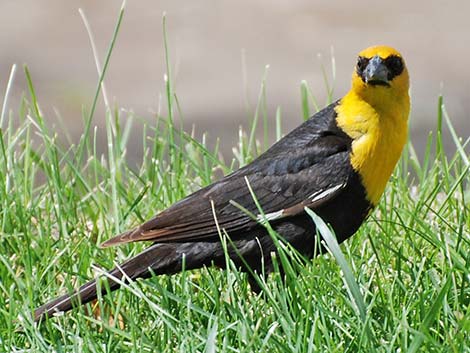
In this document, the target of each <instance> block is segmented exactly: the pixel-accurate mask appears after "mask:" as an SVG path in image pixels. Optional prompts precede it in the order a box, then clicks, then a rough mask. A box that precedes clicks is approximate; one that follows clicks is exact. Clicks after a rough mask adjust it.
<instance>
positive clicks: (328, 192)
mask: <svg viewBox="0 0 470 353" xmlns="http://www.w3.org/2000/svg"><path fill="white" fill-rule="evenodd" d="M345 185H346V184H344V183H343V184H339V185H335V186H333V187H331V188H329V189H326V190H320V191H317V192H315V193H313V194H312V195H310V197H309V199H311V201H312V202H316V201H319V200H321V199H323V198H325V197H328V195H331V194H332V193H334V192H336V191H337V190H339V189H341V188H343V187H344V186H345Z"/></svg>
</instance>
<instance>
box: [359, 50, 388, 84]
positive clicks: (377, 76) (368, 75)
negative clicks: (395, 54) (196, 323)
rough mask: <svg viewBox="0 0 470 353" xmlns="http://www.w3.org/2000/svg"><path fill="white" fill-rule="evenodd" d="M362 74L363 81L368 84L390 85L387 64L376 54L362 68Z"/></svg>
mask: <svg viewBox="0 0 470 353" xmlns="http://www.w3.org/2000/svg"><path fill="white" fill-rule="evenodd" d="M363 75H364V77H363V79H364V81H365V83H367V84H369V85H373V86H376V85H379V86H390V82H389V80H388V69H387V66H386V65H385V63H384V61H383V59H382V58H381V57H380V56H378V55H376V56H374V57H373V58H372V59H370V60H369V64H368V65H367V67H366V69H365V70H364V73H363Z"/></svg>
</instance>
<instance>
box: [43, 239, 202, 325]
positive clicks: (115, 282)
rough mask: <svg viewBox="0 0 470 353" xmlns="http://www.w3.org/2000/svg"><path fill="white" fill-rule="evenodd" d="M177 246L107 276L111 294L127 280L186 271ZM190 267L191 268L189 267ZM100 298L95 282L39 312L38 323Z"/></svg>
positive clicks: (148, 253)
mask: <svg viewBox="0 0 470 353" xmlns="http://www.w3.org/2000/svg"><path fill="white" fill-rule="evenodd" d="M179 250H180V249H179V247H178V245H177V244H155V245H153V246H151V247H149V248H148V249H146V250H144V251H143V252H142V253H140V254H138V255H136V256H135V257H133V258H132V259H130V260H128V261H126V262H125V263H123V264H122V265H121V266H118V267H116V268H114V269H113V270H111V271H109V272H108V275H107V276H106V278H107V281H108V284H109V288H110V290H111V291H114V290H116V289H118V288H119V287H120V286H121V283H122V282H121V281H122V280H124V278H123V277H125V278H131V279H136V278H146V277H149V276H150V275H151V273H152V272H151V271H153V272H154V273H155V274H157V275H159V274H173V273H176V272H179V271H181V270H182V262H183V254H182V253H181V251H179ZM186 265H189V266H186ZM201 265H203V264H198V263H189V264H186V263H185V268H187V269H190V268H195V267H199V266H201ZM100 291H101V293H102V294H104V293H105V292H106V286H104V285H102V286H100ZM97 296H98V288H97V285H96V279H95V280H92V281H90V282H88V283H86V284H84V285H83V286H81V287H80V288H79V289H78V290H76V291H75V292H73V293H70V294H65V295H62V296H60V297H58V298H56V299H54V300H52V301H50V302H49V303H46V304H44V305H42V306H41V307H39V308H38V309H36V310H35V312H34V320H35V321H41V320H43V319H45V318H46V317H51V316H52V315H53V314H54V313H56V312H64V311H68V310H70V309H72V308H73V307H74V306H77V305H81V304H86V303H88V302H90V301H92V300H94V299H96V298H97Z"/></svg>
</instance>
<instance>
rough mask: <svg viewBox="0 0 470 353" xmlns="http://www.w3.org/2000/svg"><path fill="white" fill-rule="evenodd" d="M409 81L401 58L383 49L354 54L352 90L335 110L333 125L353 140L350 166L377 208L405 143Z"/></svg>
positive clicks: (368, 49)
mask: <svg viewBox="0 0 470 353" xmlns="http://www.w3.org/2000/svg"><path fill="white" fill-rule="evenodd" d="M408 90H409V77H408V71H407V69H406V66H405V62H404V60H403V58H402V56H401V54H400V53H399V52H398V51H396V50H395V49H393V48H390V47H386V46H373V47H369V48H367V49H365V50H363V51H361V52H360V53H359V56H358V59H357V64H356V68H355V70H354V73H353V77H352V87H351V90H350V91H349V92H348V93H347V94H346V95H345V96H344V97H343V98H342V99H341V102H340V104H338V106H337V107H336V112H337V114H338V116H337V119H336V120H337V123H338V126H339V127H341V129H343V131H345V132H346V133H347V134H348V135H349V136H350V137H351V138H352V139H353V142H352V151H351V156H350V158H351V165H352V166H353V168H354V170H355V171H356V172H358V173H359V175H360V176H361V179H362V183H363V186H364V187H365V189H366V192H367V198H368V200H369V201H370V202H371V204H372V205H377V203H378V202H379V199H380V197H381V195H382V193H383V191H384V189H385V186H386V184H387V181H388V179H389V178H390V175H391V174H392V172H393V169H394V168H395V165H396V163H397V161H398V159H399V158H400V155H401V152H402V149H403V146H404V145H405V143H406V139H407V132H408V115H409V112H410V97H409V93H408Z"/></svg>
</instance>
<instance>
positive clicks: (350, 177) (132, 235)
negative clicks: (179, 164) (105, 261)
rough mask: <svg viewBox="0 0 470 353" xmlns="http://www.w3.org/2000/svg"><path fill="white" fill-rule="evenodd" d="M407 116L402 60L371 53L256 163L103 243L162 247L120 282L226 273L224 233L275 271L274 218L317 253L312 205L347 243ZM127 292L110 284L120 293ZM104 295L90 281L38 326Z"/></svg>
mask: <svg viewBox="0 0 470 353" xmlns="http://www.w3.org/2000/svg"><path fill="white" fill-rule="evenodd" d="M390 58H394V59H390ZM361 60H362V61H361ZM397 60H398V61H397ZM364 62H365V63H364ZM400 64H401V67H400ZM380 70H382V71H380ZM374 75H375V76H374ZM408 113H409V96H408V74H407V71H406V68H405V67H404V64H403V61H402V59H401V55H400V54H399V53H398V52H396V51H395V50H394V49H392V48H389V47H384V46H377V47H371V48H368V49H366V50H365V51H363V52H361V53H360V56H359V61H358V65H357V68H356V71H355V73H354V74H353V86H352V89H351V91H350V92H349V93H348V94H347V95H346V96H345V97H343V98H342V99H340V100H338V101H337V102H335V103H333V104H331V105H329V106H328V107H326V108H324V109H323V110H321V111H320V112H318V113H317V114H315V115H314V116H313V117H312V118H310V119H309V120H308V121H306V122H305V123H303V124H302V125H300V126H299V127H297V128H296V129H294V130H293V131H292V132H290V133H289V134H288V135H286V136H285V137H284V138H282V139H281V140H280V141H278V142H277V143H276V144H274V145H273V146H272V147H271V148H270V149H268V151H266V152H265V153H264V154H262V155H261V156H259V157H258V158H257V159H256V160H255V161H253V162H252V163H250V164H248V165H247V166H245V167H243V168H241V169H239V170H237V171H235V172H234V173H232V174H230V175H228V176H226V177H225V178H223V179H221V180H220V181H217V182H215V183H214V184H212V185H209V186H207V187H205V188H203V189H201V190H199V191H197V192H195V193H193V194H191V195H189V196H188V197H186V198H184V199H183V200H181V201H179V202H177V203H175V204H174V205H172V206H170V207H169V208H168V209H166V210H164V211H163V212H161V213H159V214H157V215H156V216H155V217H154V218H153V219H151V220H149V221H148V222H146V223H144V224H142V225H140V226H138V227H137V228H135V229H132V230H130V231H128V232H125V233H123V234H121V235H118V236H116V237H115V238H112V239H110V240H109V241H107V242H105V243H104V244H103V246H110V245H116V244H122V243H127V242H133V241H144V240H146V241H152V242H153V243H154V244H153V245H151V246H150V247H149V248H147V249H146V250H144V251H143V252H142V253H140V254H138V255H137V256H136V257H134V258H132V259H130V260H128V261H127V262H126V263H124V264H122V265H121V266H119V267H118V268H116V269H114V270H112V271H110V275H111V277H115V278H117V279H121V278H122V277H123V276H124V274H125V276H126V277H128V278H132V279H135V278H146V277H149V276H150V274H151V273H154V274H156V275H159V274H173V273H176V272H179V271H181V270H182V267H183V262H184V267H185V269H188V270H189V269H194V268H200V267H203V266H210V265H216V266H219V267H224V266H225V264H226V260H225V253H224V247H223V245H222V242H221V237H220V232H219V229H223V230H225V232H226V233H227V235H228V236H229V237H230V240H231V242H232V243H230V245H229V246H228V254H229V256H230V258H231V259H232V260H233V261H234V263H235V264H236V265H237V266H239V267H240V268H242V269H245V270H246V266H247V265H249V267H250V268H251V270H253V271H256V272H258V273H260V272H262V270H263V272H265V273H269V272H270V271H271V270H272V264H271V253H272V252H275V251H276V247H275V244H274V242H273V239H272V237H271V235H270V234H269V232H268V231H267V230H266V228H265V226H264V225H263V222H264V221H265V220H266V219H267V220H269V222H270V224H271V227H272V228H273V229H274V230H275V231H276V232H277V233H278V234H279V235H280V236H281V237H282V238H283V239H284V240H285V241H287V242H289V243H290V244H291V245H292V246H293V247H295V248H296V249H297V250H298V251H299V252H300V253H302V254H303V255H304V256H306V257H312V256H313V254H314V251H315V244H316V243H317V242H316V240H315V236H316V229H315V225H314V223H313V221H312V219H311V218H310V217H309V216H308V215H307V214H306V212H305V207H308V208H310V209H312V210H314V211H315V213H317V214H318V215H319V216H320V217H322V218H323V220H324V221H325V222H327V223H329V224H331V226H332V227H333V229H334V231H335V233H336V236H337V238H338V241H339V242H342V241H344V240H345V239H347V238H348V237H349V236H351V235H352V234H354V233H355V232H356V230H357V229H358V228H359V226H360V225H361V224H362V222H363V221H364V219H365V218H366V217H367V216H368V214H369V213H370V211H371V210H372V209H373V208H374V206H376V205H377V203H378V201H379V199H380V196H381V195H382V193H383V191H384V188H385V185H386V183H387V181H388V179H389V177H390V175H391V173H392V171H393V169H394V167H395V165H396V163H397V161H398V159H399V157H400V154H401V151H402V148H403V145H404V143H405V141H406V136H407V119H408ZM250 188H251V189H252V190H253V193H254V196H255V197H256V200H257V201H258V202H259V204H260V205H261V207H262V210H263V214H264V216H262V215H260V212H259V210H258V207H257V206H256V203H255V201H254V198H253V195H252V194H251V192H250ZM249 214H252V215H255V217H254V218H253V217H250V215H249ZM216 223H217V224H216ZM217 225H218V227H217ZM183 258H184V261H183ZM262 266H264V267H263V268H262ZM250 283H251V284H252V286H253V287H255V286H256V283H255V282H253V281H251V282H250ZM119 286H120V285H119V284H118V282H116V281H113V280H111V279H110V280H109V287H110V288H111V289H112V290H114V289H117V288H118V287H119ZM96 291H97V289H96V282H95V281H92V282H89V283H87V284H85V285H84V286H82V287H81V288H79V289H78V290H77V291H76V292H74V293H72V294H71V295H64V296H62V297H60V298H57V299H55V300H54V301H52V302H50V303H48V304H45V305H43V306H42V307H40V308H39V309H37V310H36V312H35V319H36V320H39V319H41V318H43V317H45V316H51V315H52V314H53V313H54V312H56V311H67V310H69V309H71V308H72V307H73V304H74V303H82V304H84V303H86V302H89V301H91V300H93V299H95V298H96V297H97V293H96Z"/></svg>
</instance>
